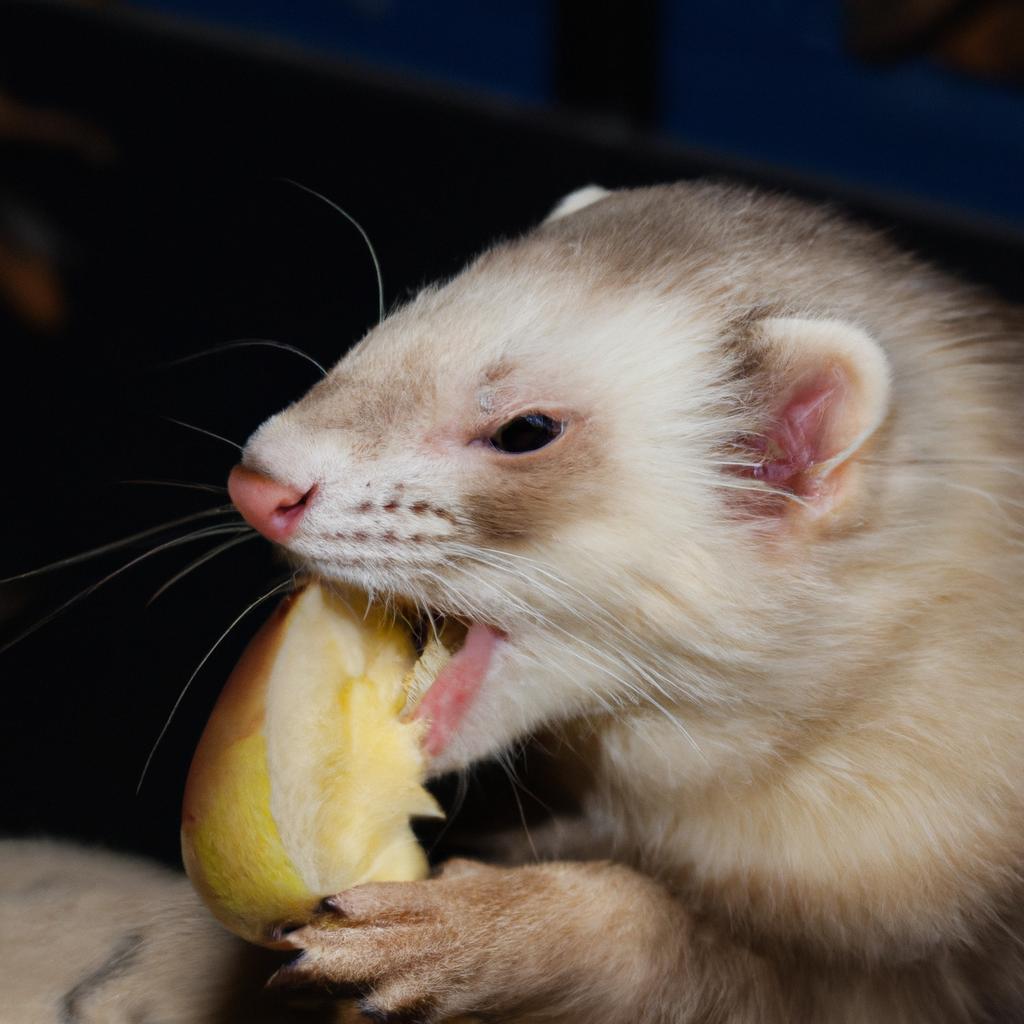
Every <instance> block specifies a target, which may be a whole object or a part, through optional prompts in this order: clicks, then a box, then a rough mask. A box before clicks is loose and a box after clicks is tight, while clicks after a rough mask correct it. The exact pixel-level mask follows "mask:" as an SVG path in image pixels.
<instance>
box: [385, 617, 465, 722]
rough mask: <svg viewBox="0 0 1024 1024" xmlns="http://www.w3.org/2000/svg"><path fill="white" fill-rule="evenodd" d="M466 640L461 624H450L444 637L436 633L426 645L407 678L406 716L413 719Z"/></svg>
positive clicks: (405, 686) (404, 706) (404, 713)
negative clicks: (428, 692)
mask: <svg viewBox="0 0 1024 1024" xmlns="http://www.w3.org/2000/svg"><path fill="white" fill-rule="evenodd" d="M465 639H466V627H465V626H463V625H462V624H461V623H459V622H455V621H452V620H446V621H445V623H444V626H443V627H442V629H441V631H440V633H437V632H434V631H432V632H431V633H430V636H429V637H428V638H427V642H426V644H425V645H424V648H423V653H422V654H421V655H420V657H419V658H418V659H417V660H416V663H415V664H414V665H413V667H412V669H411V670H410V671H409V674H408V675H407V676H406V677H405V682H404V683H403V686H404V688H405V704H404V705H403V706H402V712H401V713H402V715H403V717H404V716H405V715H409V714H411V713H412V712H413V710H414V709H415V707H416V705H417V704H419V702H420V700H422V698H423V695H424V694H425V693H426V692H427V690H429V689H430V687H431V686H432V685H433V683H434V680H435V679H437V677H438V675H439V674H440V672H441V669H443V668H444V667H445V665H447V664H448V662H449V661H451V659H452V657H453V655H454V654H455V652H456V651H457V650H458V649H459V648H460V647H461V646H462V643H463V641H464V640H465Z"/></svg>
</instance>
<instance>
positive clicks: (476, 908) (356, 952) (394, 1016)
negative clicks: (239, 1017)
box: [270, 861, 533, 1024]
mask: <svg viewBox="0 0 1024 1024" xmlns="http://www.w3.org/2000/svg"><path fill="white" fill-rule="evenodd" d="M518 876H519V872H516V871H505V870H501V869H497V868H491V867H486V866H484V865H480V864H475V863H473V862H470V861H454V862H451V863H449V864H448V865H446V867H445V869H444V870H443V871H442V872H440V874H438V876H437V877H435V878H432V879H430V880H428V881H423V882H375V883H370V884H367V885H360V886H357V887H356V888H354V889H349V890H348V891H346V892H343V893H340V894H339V895H337V896H332V897H329V898H328V899H326V900H324V901H323V903H322V904H321V905H320V908H319V910H318V912H317V913H316V914H315V916H314V917H313V918H312V920H311V921H310V922H309V923H308V924H306V925H304V926H303V927H301V928H298V929H295V930H291V931H288V932H287V934H286V935H285V936H284V940H285V941H287V942H289V943H290V944H291V945H292V946H293V947H294V948H295V949H297V950H300V953H299V956H298V957H297V958H296V959H295V960H294V961H293V962H292V963H290V964H288V965H286V966H285V967H283V968H281V969H280V970H279V971H278V972H277V973H276V974H275V975H274V977H273V978H272V979H271V981H270V984H271V985H272V986H274V987H284V986H295V985H302V986H305V985H312V986H317V987H320V988H323V989H326V990H327V991H329V992H332V993H337V994H339V995H343V994H347V993H350V992H351V991H353V989H355V990H356V991H358V992H359V993H360V1000H359V1003H358V1006H359V1009H360V1010H361V1012H362V1014H363V1016H364V1017H365V1018H366V1019H367V1020H370V1021H378V1022H388V1024H437V1022H440V1021H448V1020H450V1019H451V1018H453V1017H456V1016H458V1015H460V1014H466V1013H470V1012H472V1011H479V1010H485V1009H486V1010H492V1009H503V1008H504V1005H505V1003H506V1002H507V1001H508V1000H510V999H512V998H514V997H515V996H516V995H517V989H516V984H517V962H516V961H517V958H516V956H515V955H514V953H515V945H516V943H515V942H514V941H512V940H513V937H514V933H515V932H516V930H517V928H516V916H517V902H518V903H519V905H520V906H521V905H522V899H521V897H522V895H523V893H522V889H523V885H522V881H521V879H519V877H518ZM510 883H511V884H510ZM517 883H518V884H517ZM524 924H525V925H526V926H527V928H526V930H528V931H529V930H532V924H533V922H532V920H529V919H528V920H527V921H526V922H524ZM524 937H525V934H524ZM510 954H512V955H510ZM528 959H532V958H528Z"/></svg>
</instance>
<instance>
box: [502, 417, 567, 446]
mask: <svg viewBox="0 0 1024 1024" xmlns="http://www.w3.org/2000/svg"><path fill="white" fill-rule="evenodd" d="M564 429H565V424H564V423H559V422H558V420H553V419H552V418H551V417H550V416H544V415H542V414H541V413H539V412H531V413H529V414H528V415H526V416H517V417H516V418H515V419H514V420H509V422H508V423H506V424H505V425H504V426H503V427H501V428H500V429H498V430H497V431H496V432H495V433H494V434H492V435H491V446H492V447H493V448H496V449H497V450H498V451H499V452H505V453H506V454H508V455H522V454H523V453H524V452H535V451H536V450H537V449H538V448H543V447H544V446H545V445H546V444H551V442H552V441H554V440H555V438H557V437H559V436H560V435H561V433H562V431H563V430H564Z"/></svg>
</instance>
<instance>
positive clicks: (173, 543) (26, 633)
mask: <svg viewBox="0 0 1024 1024" xmlns="http://www.w3.org/2000/svg"><path fill="white" fill-rule="evenodd" d="M239 529H241V527H239V526H211V527H208V528H207V529H205V530H196V531H195V532H193V533H187V534H185V536H184V537H175V538H173V539H172V540H169V541H165V542H164V543H163V544H158V545H157V546H156V547H155V548H150V549H149V551H144V552H143V553H142V554H141V555H138V556H137V557H136V558H133V559H132V560H131V561H130V562H125V564H124V565H122V566H120V567H119V568H117V569H115V570H114V571H113V572H111V573H108V574H107V575H106V576H104V577H103V579H101V580H97V581H96V582H95V583H90V584H89V586H87V587H86V588H85V589H84V590H80V591H78V593H77V594H75V595H73V596H72V597H70V598H68V599H67V600H66V601H65V602H64V603H63V604H60V605H58V606H57V607H56V608H54V609H53V611H51V612H48V613H47V614H46V615H44V616H43V617H42V618H41V619H39V620H38V621H37V622H35V623H33V624H32V625H31V626H29V627H28V628H27V629H25V630H23V631H22V632H21V633H19V634H18V635H17V636H16V637H14V639H12V640H8V641H7V643H5V644H4V645H3V646H2V647H0V654H4V653H6V652H7V651H9V650H10V649H11V648H12V647H13V646H14V645H15V644H19V643H21V641H22V640H24V639H26V638H27V637H30V636H31V635H32V634H33V633H35V632H36V631H37V630H40V629H42V628H43V626H45V625H47V624H48V623H50V622H53V620H54V619H55V618H57V616H58V615H60V614H61V613H62V612H65V611H67V609H68V608H70V607H72V606H73V605H76V604H78V602H79V601H83V600H84V599H85V598H87V597H90V596H91V595H92V594H95V593H96V591H97V590H99V589H100V587H102V586H104V585H105V584H107V583H109V582H110V581H111V580H113V579H116V578H117V577H118V576H120V575H121V574H122V573H125V572H127V571H128V570H129V569H131V568H132V567H133V566H136V565H138V564H139V563H140V562H144V561H145V560H146V559H147V558H152V557H153V556H154V555H159V554H160V553H161V552H162V551H167V550H169V549H170V548H174V547H178V546H179V545H181V544H191V543H193V542H194V541H197V540H203V539H204V538H206V537H211V536H216V535H218V534H222V533H226V532H229V531H230V532H234V531H236V530H239Z"/></svg>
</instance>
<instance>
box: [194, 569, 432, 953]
mask: <svg viewBox="0 0 1024 1024" xmlns="http://www.w3.org/2000/svg"><path fill="white" fill-rule="evenodd" d="M438 647H439V645H438V644H437V642H435V643H434V645H433V650H432V651H428V652H427V653H428V654H429V655H430V657H427V655H425V656H424V658H423V659H421V662H428V661H431V662H433V664H432V665H431V666H430V672H427V671H426V670H425V669H424V668H423V666H422V665H421V664H420V663H418V662H417V656H416V649H415V646H414V644H413V642H412V639H411V636H410V633H409V631H408V630H407V629H405V628H404V627H403V626H399V625H396V624H395V623H394V622H393V621H391V620H390V619H388V618H386V617H385V615H384V614H383V613H382V611H381V610H380V609H378V608H376V607H374V606H370V607H367V605H366V601H365V598H362V597H361V596H360V595H358V594H355V593H345V595H344V596H340V595H336V594H333V593H330V592H328V591H327V590H325V589H324V588H322V587H320V586H319V585H316V584H310V585H308V586H307V587H305V588H304V589H303V590H302V591H301V592H300V593H298V594H296V595H293V596H292V597H289V598H288V599H286V601H285V602H283V603H282V605H281V606H280V607H279V608H278V609H277V610H276V611H275V612H274V614H273V615H272V616H271V618H270V620H269V621H268V622H267V624H266V625H265V626H264V627H263V628H262V629H261V630H260V632H259V633H257V635H256V636H255V637H254V639H253V640H252V642H251V643H250V644H249V646H248V648H247V649H246V651H245V653H244V654H243V656H242V658H241V660H240V661H239V663H238V665H237V667H236V668H235V670H234V672H233V673H232V675H231V677H230V678H229V680H228V683H227V685H226V686H225V688H224V692H223V693H222V694H221V697H220V699H219V701H218V702H217V704H216V706H215V707H214V710H213V713H212V714H211V716H210V720H209V722H208V724H207V726H206V729H205V731H204V733H203V736H202V739H201V740H200V742H199V746H198V748H197V750H196V753H195V757H194V759H193V762H192V767H191V770H190V772H189V778H188V782H187V784H186V788H185V799H184V806H183V812H182V832H181V836H182V853H183V857H184V861H185V868H186V870H187V872H188V875H189V877H190V878H191V880H192V883H193V885H194V886H195V887H196V889H197V890H198V892H199V894H200V895H201V897H202V898H203V900H204V901H205V902H206V904H207V906H208V907H209V908H210V910H211V911H212V912H213V913H214V914H215V916H216V917H217V918H218V919H219V920H220V921H221V923H223V924H224V925H226V926H227V927H228V928H229V929H231V931H233V932H235V933H236V934H238V935H240V936H242V937H243V938H245V939H248V940H250V941H252V942H257V943H261V944H263V945H271V946H272V945H274V937H273V935H272V928H273V926H274V925H276V924H279V923H282V922H287V921H295V920H302V919H304V918H305V917H307V916H308V915H309V913H310V912H311V910H312V909H313V907H314V906H315V905H316V903H317V901H318V899H319V898H320V897H323V896H325V895H329V894H332V893H336V892H341V891H342V890H344V889H347V888H349V887H350V886H353V885H358V884H359V883H361V882H367V881H410V880H414V879H418V878H422V877H423V876H424V875H425V874H426V871H427V861H426V857H425V855H424V853H423V850H422V848H421V847H420V845H419V843H418V842H417V841H416V838H415V836H414V835H413V832H412V829H411V827H410V818H413V817H441V816H443V815H442V812H441V810H440V808H439V807H438V805H437V803H436V802H435V800H434V798H433V797H432V796H431V795H430V794H429V793H428V792H427V791H426V790H425V789H424V788H423V778H424V759H423V754H422V752H421V749H420V742H421V739H422V733H423V729H424V725H423V723H421V722H411V721H406V720H404V718H403V714H402V713H403V710H404V709H405V708H406V707H407V704H408V702H409V700H410V692H409V691H410V687H412V688H414V689H416V688H418V689H420V690H422V687H423V686H424V685H429V679H424V678H420V677H423V676H425V675H433V674H436V673H435V672H434V670H435V669H436V668H437V665H438V663H440V662H443V661H444V660H446V658H447V650H446V649H444V648H443V647H441V648H440V651H439V650H438Z"/></svg>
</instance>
